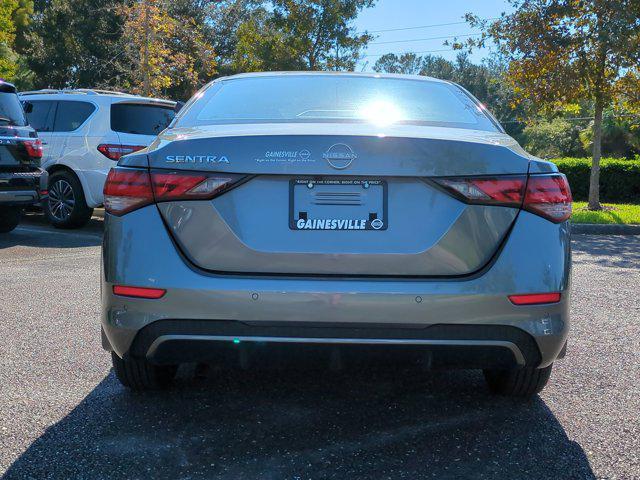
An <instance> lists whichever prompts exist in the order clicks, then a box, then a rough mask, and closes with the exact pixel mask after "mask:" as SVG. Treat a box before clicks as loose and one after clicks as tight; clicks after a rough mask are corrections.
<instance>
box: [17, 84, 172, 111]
mask: <svg viewBox="0 0 640 480" xmlns="http://www.w3.org/2000/svg"><path fill="white" fill-rule="evenodd" d="M18 95H19V96H20V97H21V98H25V97H35V98H37V99H42V98H47V97H48V96H56V98H60V96H64V97H65V98H68V99H72V98H71V97H73V96H75V97H76V98H75V99H78V98H80V96H85V97H93V98H95V99H97V98H106V99H118V100H120V99H121V100H122V101H127V102H141V103H160V104H164V105H167V106H171V107H173V106H175V104H176V102H174V101H173V100H166V99H162V98H153V97H142V96H140V95H133V94H130V93H124V92H116V91H111V90H100V89H92V88H77V89H63V90H56V89H43V90H32V91H28V92H20V93H19V94H18Z"/></svg>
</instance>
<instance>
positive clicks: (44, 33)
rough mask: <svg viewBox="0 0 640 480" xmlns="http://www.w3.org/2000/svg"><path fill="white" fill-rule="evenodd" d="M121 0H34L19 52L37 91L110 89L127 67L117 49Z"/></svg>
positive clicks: (118, 47) (120, 33)
mask: <svg viewBox="0 0 640 480" xmlns="http://www.w3.org/2000/svg"><path fill="white" fill-rule="evenodd" d="M124 1H125V0H48V1H45V0H37V1H36V2H35V13H34V15H33V19H32V20H33V21H32V24H31V26H30V28H29V29H28V31H27V33H26V34H25V38H26V42H25V43H26V45H25V46H24V54H25V57H26V58H27V63H28V66H29V68H30V69H31V70H33V72H34V73H35V87H36V88H75V87H95V86H97V85H102V86H110V85H114V83H115V80H114V79H117V78H118V75H120V74H121V73H122V71H123V69H124V67H125V66H126V65H125V63H124V58H123V51H122V49H121V48H120V44H119V41H120V38H121V37H122V27H123V20H122V18H121V16H120V14H119V13H118V9H119V8H120V7H121V6H122V5H124Z"/></svg>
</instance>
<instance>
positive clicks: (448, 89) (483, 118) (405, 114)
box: [176, 75, 498, 131]
mask: <svg viewBox="0 0 640 480" xmlns="http://www.w3.org/2000/svg"><path fill="white" fill-rule="evenodd" d="M256 122H258V123H260V122H269V123H271V122H349V123H353V122H358V123H374V124H380V125H387V124H392V123H400V124H413V125H435V126H449V127H461V128H473V129H477V130H489V131H496V130H497V129H498V128H497V126H496V125H495V124H494V123H493V122H492V121H491V120H490V119H489V117H488V116H487V115H486V114H485V113H484V112H483V110H482V109H481V107H480V105H479V104H478V103H476V102H475V101H474V100H473V99H472V98H471V97H470V96H469V95H467V94H466V93H465V92H464V91H463V90H462V89H460V88H458V87H456V86H455V85H451V84H448V83H444V82H436V81H428V80H426V81H423V80H410V79H396V78H375V77H358V76H331V75H319V76H312V75H298V76H273V77H253V78H237V79H230V80H224V81H221V82H217V83H213V84H211V86H210V87H209V88H207V89H206V90H205V91H204V92H203V93H202V96H201V98H197V99H196V100H195V101H193V102H190V105H188V106H187V108H185V109H184V113H182V114H181V115H180V116H179V117H178V119H177V121H176V126H180V127H189V126H197V125H209V124H220V123H256Z"/></svg>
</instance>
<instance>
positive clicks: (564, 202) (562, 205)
mask: <svg viewBox="0 0 640 480" xmlns="http://www.w3.org/2000/svg"><path fill="white" fill-rule="evenodd" d="M572 202H573V198H572V197H571V189H570V188H569V182H567V177H565V176H564V175H563V174H561V173H554V174H550V175H530V176H529V180H528V182H527V191H526V194H525V196H524V203H523V205H522V208H523V209H525V210H527V211H529V212H531V213H535V214H537V215H540V216H542V217H544V218H546V219H548V220H551V221H552V222H555V223H560V222H564V221H565V220H568V219H569V217H571V210H572V208H571V205H572Z"/></svg>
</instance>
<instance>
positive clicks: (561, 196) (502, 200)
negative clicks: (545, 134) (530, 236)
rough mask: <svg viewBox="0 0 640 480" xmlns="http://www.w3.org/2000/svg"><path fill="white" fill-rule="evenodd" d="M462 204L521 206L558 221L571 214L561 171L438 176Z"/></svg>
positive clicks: (569, 194)
mask: <svg viewBox="0 0 640 480" xmlns="http://www.w3.org/2000/svg"><path fill="white" fill-rule="evenodd" d="M434 181H435V182H436V183H437V184H438V185H440V186H441V187H443V188H444V189H445V190H447V191H448V192H449V193H451V194H453V196H455V197H456V198H458V199H460V200H462V201H463V202H465V203H469V204H473V205H499V206H504V207H514V208H522V209H524V210H527V211H529V212H531V213H535V214H536V215H540V216H541V217H544V218H546V219H547V220H551V221H552V222H555V223H560V222H563V221H565V220H567V219H568V218H569V217H570V216H571V203H572V201H573V200H572V197H571V189H570V188H569V183H568V182H567V177H565V176H564V175H563V174H561V173H553V174H549V175H529V177H528V178H527V177H526V176H524V175H519V176H510V175H507V176H499V177H457V178H437V179H434Z"/></svg>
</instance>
